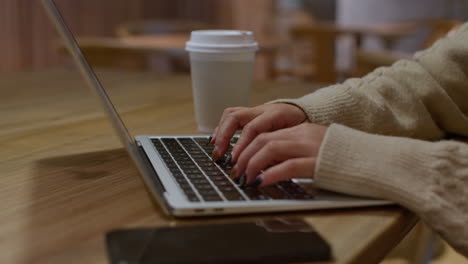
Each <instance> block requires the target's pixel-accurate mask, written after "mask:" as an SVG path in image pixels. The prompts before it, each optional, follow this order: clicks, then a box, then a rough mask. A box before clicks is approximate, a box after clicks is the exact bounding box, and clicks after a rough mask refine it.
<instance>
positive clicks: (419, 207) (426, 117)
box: [276, 23, 468, 256]
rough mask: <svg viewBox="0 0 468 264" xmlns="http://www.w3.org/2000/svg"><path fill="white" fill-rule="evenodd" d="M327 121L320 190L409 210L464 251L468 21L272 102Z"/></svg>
mask: <svg viewBox="0 0 468 264" xmlns="http://www.w3.org/2000/svg"><path fill="white" fill-rule="evenodd" d="M276 102H287V103H292V104H295V105H297V106H299V107H300V108H302V109H303V110H304V111H305V112H306V113H307V115H308V117H309V120H310V122H313V123H318V124H324V125H330V127H329V129H328V131H327V134H326V136H325V139H324V142H323V144H322V146H321V149H320V152H319V157H318V160H317V166H316V171H315V180H316V183H317V185H318V186H319V187H321V188H324V189H328V190H333V191H337V192H343V193H348V194H355V195H361V196H370V197H376V198H384V199H388V200H392V201H395V202H397V203H398V204H400V205H402V206H404V207H406V208H408V209H410V210H412V211H413V212H415V213H416V214H418V215H419V216H420V217H421V219H422V220H423V221H424V222H426V223H427V224H428V225H429V226H430V227H432V228H433V229H434V230H435V231H436V232H438V233H439V234H440V235H442V237H444V238H445V239H446V240H447V241H448V242H449V243H450V244H451V245H452V246H453V247H454V248H455V249H457V250H458V251H459V252H460V253H462V254H464V255H465V256H468V144H465V143H463V142H459V141H452V140H442V139H444V138H448V137H452V136H460V137H468V23H467V24H465V25H463V26H462V27H461V28H460V29H459V30H458V32H457V33H456V34H455V35H453V36H452V37H450V38H445V39H442V40H440V41H438V42H437V43H436V44H435V45H434V46H432V47H431V48H429V49H428V50H426V51H423V52H419V53H417V54H416V55H415V56H414V59H413V60H402V61H399V62H397V63H395V64H394V65H393V66H392V67H388V68H379V69H377V70H375V71H374V72H372V73H371V74H369V75H367V76H366V77H364V78H362V79H350V80H348V81H346V82H345V83H343V84H338V85H333V86H330V87H327V88H324V89H320V90H318V91H316V92H314V93H312V94H309V95H306V96H304V97H302V98H299V99H292V100H278V101H276Z"/></svg>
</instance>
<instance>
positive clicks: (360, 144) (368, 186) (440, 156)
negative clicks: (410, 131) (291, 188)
mask: <svg viewBox="0 0 468 264" xmlns="http://www.w3.org/2000/svg"><path fill="white" fill-rule="evenodd" d="M315 182H316V184H317V186H318V187H320V188H324V189H328V190H332V191H336V192H342V193H347V194H353V195H359V196H370V197H375V198H383V199H387V200H391V201H394V202H397V203H399V204H400V205H402V206H404V207H406V208H408V209H410V210H411V211H413V212H415V213H416V214H418V215H419V216H420V217H421V219H422V220H423V221H425V222H426V223H427V224H428V225H429V226H431V227H432V228H433V229H434V230H435V231H437V232H438V233H439V234H441V235H442V237H444V238H445V239H446V240H447V242H449V243H450V244H451V245H452V246H453V247H454V248H455V249H457V250H458V251H459V252H460V253H462V254H464V255H465V256H468V202H467V197H468V144H464V143H461V142H455V141H439V142H428V141H422V140H417V139H410V138H401V137H393V136H381V135H374V134H368V133H365V132H362V131H358V130H354V129H351V128H348V127H345V126H341V125H336V124H334V125H331V126H330V127H329V129H328V131H327V134H326V136H325V139H324V141H323V143H322V145H321V149H320V152H319V156H318V159H317V165H316V171H315Z"/></svg>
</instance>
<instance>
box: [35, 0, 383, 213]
mask: <svg viewBox="0 0 468 264" xmlns="http://www.w3.org/2000/svg"><path fill="white" fill-rule="evenodd" d="M42 3H43V6H44V7H45V9H46V10H47V13H48V15H49V18H50V20H51V21H52V23H53V24H54V25H55V27H56V29H57V31H58V33H59V34H60V36H61V38H63V41H64V43H65V45H66V47H67V49H68V51H69V52H70V54H71V55H72V56H73V59H74V62H75V63H76V65H77V67H78V69H79V70H80V72H81V74H82V75H83V77H84V79H85V80H86V82H87V84H88V86H89V87H90V88H91V89H92V90H93V91H94V92H95V94H96V95H97V97H98V98H99V100H100V102H101V104H102V106H103V108H104V111H105V112H106V113H107V116H108V117H109V119H110V120H111V122H112V125H113V127H114V129H115V131H116V133H117V134H118V136H119V138H120V141H121V142H122V144H123V145H124V146H125V148H126V150H127V152H128V154H129V155H130V157H131V159H132V160H133V162H134V163H135V164H136V166H137V168H138V170H139V173H140V175H141V177H142V178H143V180H144V183H145V185H146V187H147V190H148V191H149V193H150V195H151V197H153V198H154V201H156V202H157V204H159V206H160V207H161V208H162V209H163V210H164V212H165V213H166V214H168V215H173V216H181V217H182V216H201V215H225V214H248V213H260V212H285V211H299V210H312V209H326V208H349V207H363V206H379V205H387V204H390V202H388V201H383V200H374V199H368V198H361V197H353V196H347V195H342V194H338V193H333V192H327V191H324V190H318V189H316V188H314V186H313V180H299V179H293V180H289V181H284V182H281V183H278V184H276V185H274V186H270V187H264V188H257V187H244V186H239V185H238V183H236V182H235V181H233V180H232V179H231V178H230V177H229V174H230V170H231V165H230V164H226V163H225V162H219V161H217V162H214V161H213V160H212V159H211V155H210V154H211V152H212V150H213V146H212V145H210V144H209V143H208V136H207V135H183V136H175V135H166V136H162V135H150V136H146V135H142V136H136V137H135V138H133V137H132V136H131V135H130V133H129V132H128V130H127V128H126V127H125V125H124V123H123V122H122V119H121V118H120V116H119V114H118V113H117V111H116V109H115V108H114V105H113V104H112V102H111V100H110V98H109V97H108V96H107V93H106V91H105V90H104V88H103V86H102V85H101V83H100V81H99V80H98V78H97V76H96V74H95V72H94V71H93V69H92V68H91V66H90V65H89V63H88V62H87V60H86V58H85V57H84V55H83V53H82V51H81V49H80V47H79V45H78V43H77V42H76V40H75V38H74V36H73V34H72V33H71V31H70V30H69V28H68V27H67V25H66V24H65V22H64V20H63V18H62V15H61V14H60V11H59V10H58V8H57V6H56V5H55V3H54V1H53V0H42ZM236 140H237V136H235V137H234V138H233V139H232V140H231V148H232V146H233V145H234V144H235V143H236ZM228 151H229V150H228ZM228 153H229V152H228Z"/></svg>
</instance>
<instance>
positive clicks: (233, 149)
mask: <svg viewBox="0 0 468 264" xmlns="http://www.w3.org/2000/svg"><path fill="white" fill-rule="evenodd" d="M235 156H236V147H235V146H234V148H232V150H231V161H233V162H234V161H235V160H234V157H235Z"/></svg>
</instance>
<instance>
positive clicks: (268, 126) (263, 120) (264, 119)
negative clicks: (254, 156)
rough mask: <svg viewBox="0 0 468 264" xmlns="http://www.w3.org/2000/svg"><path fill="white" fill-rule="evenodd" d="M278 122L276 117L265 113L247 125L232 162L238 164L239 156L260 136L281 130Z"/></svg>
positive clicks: (233, 150)
mask: <svg viewBox="0 0 468 264" xmlns="http://www.w3.org/2000/svg"><path fill="white" fill-rule="evenodd" d="M277 121H278V120H276V117H275V116H274V115H271V114H268V113H265V114H263V115H259V116H257V117H256V118H255V119H254V120H252V121H251V122H250V123H249V124H247V125H246V126H245V127H244V129H243V130H242V133H241V135H240V137H239V140H238V141H237V143H236V145H235V146H234V148H233V149H232V161H233V162H237V159H238V158H239V155H240V154H241V153H242V152H243V151H244V149H245V148H246V147H247V146H248V145H249V144H250V143H251V142H252V141H253V140H254V139H255V138H256V137H257V136H258V135H260V134H262V133H265V132H271V131H274V130H276V129H279V128H280V127H278V123H279V122H277Z"/></svg>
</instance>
